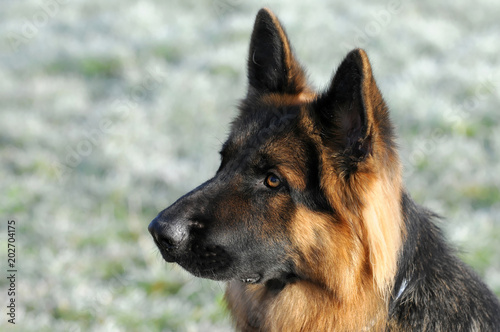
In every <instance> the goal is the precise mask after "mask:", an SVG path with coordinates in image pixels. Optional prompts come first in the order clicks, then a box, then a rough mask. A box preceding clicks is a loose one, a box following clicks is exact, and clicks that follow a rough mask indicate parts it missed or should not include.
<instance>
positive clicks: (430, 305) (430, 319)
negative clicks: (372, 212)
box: [388, 193, 500, 331]
mask: <svg viewBox="0 0 500 332" xmlns="http://www.w3.org/2000/svg"><path fill="white" fill-rule="evenodd" d="M402 208H403V213H404V216H405V220H404V221H405V225H406V232H407V234H408V235H407V237H406V240H405V243H404V246H403V250H402V252H401V256H400V259H399V268H398V273H397V275H396V279H395V280H396V281H395V286H394V290H393V299H392V301H391V303H390V312H389V316H390V319H391V320H393V322H394V323H395V326H397V328H396V327H394V328H390V329H388V330H389V331H400V330H401V329H402V330H403V331H500V303H499V302H498V299H497V298H496V297H495V295H493V293H491V292H490V291H489V290H488V288H487V286H486V285H485V284H484V283H483V282H482V281H481V280H480V279H479V277H478V276H477V275H476V274H475V273H474V272H473V271H472V270H471V269H470V268H469V267H468V266H466V265H465V264H464V263H463V262H462V261H460V260H459V259H458V258H457V256H456V253H455V251H454V250H453V249H452V248H450V247H449V246H448V245H447V244H446V242H445V241H444V237H443V235H442V233H441V230H440V229H439V228H438V227H437V226H436V224H435V221H434V220H435V219H437V218H438V217H437V216H436V215H435V214H434V213H432V212H430V211H429V210H427V209H425V208H423V207H421V206H418V205H417V204H415V202H413V200H412V199H411V198H410V196H409V195H408V194H407V193H403V197H402ZM403 283H405V284H406V286H405V287H403V288H404V290H403V291H402V293H401V294H399V296H398V293H399V292H400V290H401V289H402V284H403Z"/></svg>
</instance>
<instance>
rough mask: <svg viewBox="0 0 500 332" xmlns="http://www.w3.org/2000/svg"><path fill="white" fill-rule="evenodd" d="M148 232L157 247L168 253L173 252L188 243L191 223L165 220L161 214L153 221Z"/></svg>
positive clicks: (179, 220) (181, 220) (180, 220)
mask: <svg viewBox="0 0 500 332" xmlns="http://www.w3.org/2000/svg"><path fill="white" fill-rule="evenodd" d="M148 230H149V233H151V235H152V236H153V239H154V241H155V243H156V245H157V246H159V247H160V248H162V249H164V250H166V251H172V250H175V249H177V248H180V247H182V245H183V244H184V243H186V242H187V239H188V235H189V223H188V222H186V221H185V220H183V219H173V220H172V219H166V218H163V217H162V216H161V213H160V214H159V215H158V216H157V217H156V218H154V219H153V221H151V223H150V224H149V227H148Z"/></svg>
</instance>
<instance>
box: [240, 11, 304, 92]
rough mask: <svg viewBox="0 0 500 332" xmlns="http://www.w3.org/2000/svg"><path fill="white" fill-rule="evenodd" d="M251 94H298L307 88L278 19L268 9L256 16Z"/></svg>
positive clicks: (250, 63)
mask: <svg viewBox="0 0 500 332" xmlns="http://www.w3.org/2000/svg"><path fill="white" fill-rule="evenodd" d="M248 80H249V93H252V92H257V93H287V94H298V93H300V92H302V91H303V90H304V89H306V87H307V83H306V78H305V74H304V71H303V70H302V68H301V67H300V65H299V64H298V62H297V61H296V60H295V58H294V56H293V54H292V50H291V47H290V42H289V41H288V37H287V36H286V33H285V30H284V29H283V27H282V26H281V24H280V22H279V20H278V18H277V17H276V16H275V15H274V14H273V13H272V12H271V10H269V9H267V8H263V9H261V10H260V11H259V13H258V14H257V17H256V19H255V25H254V28H253V32H252V37H251V41H250V51H249V55H248Z"/></svg>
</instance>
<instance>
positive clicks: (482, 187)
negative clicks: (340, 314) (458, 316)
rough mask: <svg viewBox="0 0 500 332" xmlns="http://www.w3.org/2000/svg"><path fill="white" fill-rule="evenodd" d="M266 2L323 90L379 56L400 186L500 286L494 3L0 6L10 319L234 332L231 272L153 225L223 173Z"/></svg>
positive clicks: (76, 326)
mask: <svg viewBox="0 0 500 332" xmlns="http://www.w3.org/2000/svg"><path fill="white" fill-rule="evenodd" d="M262 6H269V7H270V8H271V9H273V10H274V11H275V12H276V13H277V15H278V16H279V18H280V19H281V21H282V22H283V23H284V25H285V27H286V28H287V31H288V34H289V37H290V39H291V41H292V44H293V45H294V47H295V51H296V54H297V56H298V57H299V59H300V60H301V61H302V63H303V64H304V65H305V66H306V67H307V68H308V71H309V74H310V78H311V82H312V83H313V84H315V86H316V87H318V88H322V87H324V86H325V85H326V84H327V82H328V80H329V79H330V75H331V74H332V72H333V70H334V69H335V67H336V66H337V65H338V64H339V63H340V61H341V59H342V57H343V56H344V55H345V54H346V53H347V52H348V51H349V50H350V48H351V47H355V46H360V47H363V48H365V49H366V50H367V52H368V54H369V56H370V59H371V61H372V66H373V69H374V72H375V77H376V78H377V82H378V84H379V86H380V88H381V90H382V92H383V93H384V96H385V98H386V100H387V102H388V104H389V105H390V107H391V109H392V118H393V121H394V123H395V124H396V127H397V131H398V134H399V137H400V140H399V142H400V146H401V155H402V159H403V161H404V166H405V178H406V184H407V188H408V190H409V191H410V192H411V193H412V194H413V196H414V198H415V199H416V200H417V201H418V202H419V203H422V204H424V205H426V206H428V207H430V208H432V209H434V210H435V211H436V212H438V213H440V214H442V215H443V216H445V217H446V219H445V221H443V223H442V225H441V226H442V227H443V228H444V230H445V232H446V234H447V236H448V238H449V239H450V240H451V241H452V242H453V243H454V245H456V246H457V247H458V248H459V249H460V250H461V257H462V258H463V259H464V260H465V261H467V262H468V263H469V264H471V265H472V266H473V267H474V268H475V269H476V270H477V271H478V272H479V274H480V275H481V276H482V277H483V278H484V280H485V281H486V282H487V283H488V284H489V285H490V286H491V287H492V288H493V289H494V290H495V291H496V293H497V294H500V241H499V240H500V218H499V215H500V189H499V188H500V172H499V165H500V116H499V109H500V99H499V93H498V89H499V83H500V82H499V77H500V76H499V71H500V63H499V61H500V60H499V56H498V54H500V33H499V31H500V23H499V21H498V15H497V14H498V13H499V12H500V2H498V1H492V0H480V1H476V2H470V1H451V0H448V1H440V2H435V1H431V0H424V1H418V2H417V1H409V0H401V1H398V0H390V1H389V0H386V1H370V2H368V1H359V2H356V3H353V2H345V1H331V2H324V1H319V0H312V1H307V2H306V1H297V0H293V1H253V2H243V1H241V0H206V1H200V0H198V1H193V0H187V1H180V0H177V1H173V0H170V1H154V0H146V1H141V2H134V1H124V0H121V1H117V0H110V1H105V2H102V1H101V2H99V1H95V0H91V1H83V0H77V1H67V0H59V1H56V0H45V1H36V0H27V1H22V2H21V1H14V0H3V1H2V10H1V11H0V77H1V79H0V108H1V109H0V147H1V150H0V151H1V158H2V159H1V160H2V162H1V165H0V167H1V173H2V176H1V177H0V184H1V186H0V188H1V190H2V192H1V195H2V199H1V201H0V209H1V210H0V211H1V216H2V218H3V220H4V222H5V224H4V226H2V229H3V231H2V235H1V238H2V243H6V242H5V241H4V240H6V238H7V219H15V220H16V222H17V228H16V240H17V241H16V245H17V268H18V270H19V273H18V279H17V290H18V292H17V320H16V323H17V324H16V327H15V328H17V329H18V330H19V331H226V330H230V323H229V320H228V318H227V315H226V313H225V311H224V305H223V302H222V292H223V284H221V283H216V282H211V281H205V280H201V279H195V278H193V277H191V276H189V275H188V274H186V273H184V272H183V271H181V270H180V269H179V268H177V267H175V266H171V265H167V264H166V263H164V262H163V261H162V259H161V257H160V255H159V254H158V252H157V250H156V249H155V246H154V244H153V242H152V241H151V239H150V236H149V234H148V232H147V226H148V224H149V221H150V220H151V219H152V218H154V216H155V215H156V214H157V213H158V212H159V211H160V210H162V209H163V208H165V207H166V206H168V205H170V204H171V203H173V202H174V201H175V199H176V198H178V197H179V196H180V195H182V194H183V193H185V192H187V191H188V190H190V189H192V188H193V187H195V186H196V185H198V184H200V183H201V182H202V181H204V180H206V179H208V178H209V177H210V176H212V175H213V174H214V172H215V170H216V169H217V166H218V158H219V157H218V154H217V151H218V149H219V148H220V144H221V142H222V141H224V139H225V136H226V134H227V128H228V123H229V122H230V120H231V119H232V118H233V117H234V116H235V115H236V107H235V105H236V104H237V102H238V100H239V98H241V97H243V96H244V93H245V89H246V78H245V75H246V72H245V70H246V68H245V61H246V54H247V48H248V43H249V37H250V33H251V29H252V26H253V20H254V17H255V14H256V13H257V10H258V9H259V8H260V7H262ZM2 246H3V249H2V251H1V255H2V267H5V269H4V270H6V269H7V268H6V261H7V253H6V245H2ZM0 280H1V281H0V288H1V290H0V294H1V296H0V298H1V299H2V302H1V303H2V307H3V308H4V310H3V311H2V312H4V311H5V312H6V309H5V306H6V305H7V301H8V299H7V295H6V294H7V288H8V287H7V283H6V281H7V280H6V279H5V278H0ZM2 316H3V318H2V320H1V321H0V328H1V329H5V328H6V327H7V326H8V327H12V326H10V325H11V324H8V323H7V318H6V315H5V313H4V314H3V315H2Z"/></svg>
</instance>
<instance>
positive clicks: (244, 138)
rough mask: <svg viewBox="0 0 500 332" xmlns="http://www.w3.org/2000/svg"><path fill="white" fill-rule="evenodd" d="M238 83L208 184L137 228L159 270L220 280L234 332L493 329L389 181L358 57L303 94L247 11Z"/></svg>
mask: <svg viewBox="0 0 500 332" xmlns="http://www.w3.org/2000/svg"><path fill="white" fill-rule="evenodd" d="M248 80H249V82H248V92H247V95H246V97H245V99H244V100H243V101H242V102H241V105H240V112H239V116H238V117H237V118H236V120H234V122H233V123H232V126H231V132H230V134H229V137H228V139H227V141H226V142H225V143H224V145H223V146H222V150H221V153H220V154H221V160H222V161H221V164H220V168H219V169H218V171H217V173H216V174H215V176H214V177H213V178H212V179H210V180H208V181H207V182H205V183H203V184H202V185H200V186H199V187H197V188H196V189H194V190H193V191H191V192H189V193H188V194H186V195H184V196H183V197H181V198H180V199H179V200H177V201H176V202H175V203H174V204H173V205H172V206H170V207H168V208H167V209H165V210H163V211H161V212H160V213H159V214H158V216H157V217H156V218H155V219H154V220H153V221H152V222H151V224H150V225H149V231H150V233H151V235H152V236H153V239H154V242H155V243H156V245H157V246H158V248H159V250H160V253H161V255H162V256H163V258H164V259H165V260H166V261H167V262H175V263H177V264H179V265H180V266H182V267H183V268H184V269H185V270H187V271H188V272H190V273H192V274H193V275H195V276H197V277H201V278H208V279H213V280H222V281H227V290H226V294H225V299H226V302H227V304H228V308H229V310H230V312H231V314H232V317H233V320H234V324H235V327H236V329H237V330H241V331H453V332H456V331H488V332H491V331H500V304H499V301H498V299H497V298H496V297H495V295H494V294H493V293H492V292H491V291H490V290H488V288H487V286H486V285H485V284H484V283H483V282H482V281H481V280H480V279H479V277H478V276H477V275H476V274H475V273H474V272H473V271H472V270H471V269H470V268H469V267H467V266H466V265H465V264H464V263H463V262H461V261H460V260H459V259H458V258H457V257H456V254H455V252H454V250H452V249H451V248H450V247H449V246H448V245H447V244H446V243H445V241H444V239H443V235H442V233H441V231H440V230H439V228H438V227H437V226H436V225H435V224H434V220H435V219H436V218H437V217H436V215H435V214H433V213H432V212H430V211H429V210H426V209H425V208H423V207H421V206H418V205H417V204H416V203H415V202H413V200H412V199H411V198H410V195H409V194H408V193H407V192H406V190H405V188H404V186H403V184H402V176H401V163H400V161H399V158H398V153H397V149H396V144H395V134H394V129H393V126H392V124H391V122H390V120H389V113H388V108H387V105H386V103H385V102H384V100H383V99H382V95H381V93H380V91H379V89H378V87H377V85H376V83H375V80H374V78H373V75H372V70H371V68H370V63H369V61H368V58H367V55H366V53H365V52H364V51H363V50H361V49H355V50H353V51H351V52H350V53H349V54H347V56H346V57H345V59H344V60H343V61H342V62H341V64H340V66H339V67H338V69H337V71H336V73H335V75H334V77H333V79H332V81H331V84H330V85H329V87H328V88H327V89H326V91H324V92H321V93H315V92H314V91H313V90H312V89H311V88H310V87H309V85H308V84H307V82H306V75H305V73H304V71H303V69H302V67H301V66H300V64H299V63H298V62H297V60H296V59H295V57H294V55H293V52H292V49H291V46H290V42H289V40H288V38H287V35H286V33H285V30H284V29H283V27H282V26H281V24H280V22H279V21H278V19H277V18H276V16H275V15H274V14H273V13H272V12H271V11H270V10H269V9H261V10H260V11H259V13H258V14H257V18H256V21H255V26H254V29H253V33H252V37H251V42H250V50H249V54H248Z"/></svg>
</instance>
